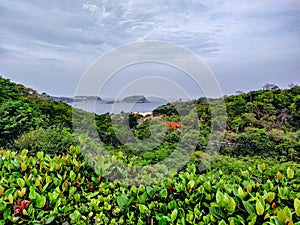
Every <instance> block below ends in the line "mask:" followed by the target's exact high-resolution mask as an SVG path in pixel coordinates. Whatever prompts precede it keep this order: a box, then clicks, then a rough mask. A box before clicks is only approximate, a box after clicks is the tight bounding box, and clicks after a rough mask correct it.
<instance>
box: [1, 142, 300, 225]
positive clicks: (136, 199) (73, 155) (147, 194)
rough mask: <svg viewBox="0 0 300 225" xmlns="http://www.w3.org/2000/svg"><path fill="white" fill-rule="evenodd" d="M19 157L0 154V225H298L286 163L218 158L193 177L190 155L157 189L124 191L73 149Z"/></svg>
mask: <svg viewBox="0 0 300 225" xmlns="http://www.w3.org/2000/svg"><path fill="white" fill-rule="evenodd" d="M27 154H28V151H27V150H23V151H22V152H20V153H17V152H12V151H4V150H2V151H0V167H1V171H0V224H62V223H66V222H67V223H69V224H160V225H162V224H220V225H223V224H276V225H277V224H278V225H281V224H298V225H299V224H300V223H299V221H300V200H299V199H300V173H299V171H300V166H299V165H298V164H297V163H294V162H285V163H281V164H279V162H275V161H274V160H264V159H262V158H260V157H255V158H247V157H244V158H239V159H238V158H231V157H229V156H221V155H219V156H217V157H216V158H215V159H214V161H213V163H212V164H211V166H210V167H208V168H207V170H206V171H203V172H202V173H198V172H197V166H198V165H199V162H200V158H199V156H198V158H196V159H195V160H194V163H192V164H189V165H188V166H187V167H186V169H185V170H183V171H181V172H179V173H178V174H174V176H173V177H170V178H167V179H166V180H165V181H164V182H162V183H156V184H152V185H145V186H144V185H138V186H126V185H125V184H123V183H122V182H117V181H110V180H108V179H106V178H103V177H101V176H99V175H98V173H97V172H96V171H94V170H93V169H92V168H91V167H90V166H89V165H88V164H87V161H85V160H84V158H83V156H82V155H81V153H80V149H79V148H78V147H71V148H70V149H69V151H68V153H67V154H66V155H53V156H50V155H47V154H44V153H43V152H38V153H37V154H36V156H29V155H27ZM198 155H199V154H198ZM122 157H123V156H122ZM122 157H120V158H119V160H122ZM123 160H125V159H123ZM126 160H128V159H126ZM110 166H111V167H114V165H110Z"/></svg>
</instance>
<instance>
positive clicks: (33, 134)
mask: <svg viewBox="0 0 300 225" xmlns="http://www.w3.org/2000/svg"><path fill="white" fill-rule="evenodd" d="M74 144H75V138H74V135H73V134H72V133H71V132H70V129H68V128H65V127H63V128H62V127H61V126H57V125H53V126H51V127H49V128H47V129H44V128H38V129H36V130H32V131H30V132H28V133H25V134H23V135H22V136H21V137H20V138H19V139H17V140H16V141H15V145H16V148H17V149H18V150H23V149H28V151H29V154H30V155H35V154H36V153H37V152H39V151H42V152H45V153H47V154H51V155H52V154H62V153H65V150H66V149H68V148H69V147H70V146H71V145H74Z"/></svg>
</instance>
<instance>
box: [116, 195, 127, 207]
mask: <svg viewBox="0 0 300 225" xmlns="http://www.w3.org/2000/svg"><path fill="white" fill-rule="evenodd" d="M127 201H128V198H127V196H126V195H121V196H118V197H117V203H118V205H119V207H120V208H125V207H126V204H127Z"/></svg>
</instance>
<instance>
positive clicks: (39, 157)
mask: <svg viewBox="0 0 300 225" xmlns="http://www.w3.org/2000/svg"><path fill="white" fill-rule="evenodd" d="M36 156H37V158H38V159H43V157H44V152H38V153H37V154H36Z"/></svg>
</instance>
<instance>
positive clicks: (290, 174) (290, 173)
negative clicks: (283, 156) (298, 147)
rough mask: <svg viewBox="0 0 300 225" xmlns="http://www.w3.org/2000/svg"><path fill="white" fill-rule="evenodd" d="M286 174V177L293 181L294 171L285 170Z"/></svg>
mask: <svg viewBox="0 0 300 225" xmlns="http://www.w3.org/2000/svg"><path fill="white" fill-rule="evenodd" d="M286 173H287V177H288V178H289V179H293V178H294V170H292V169H291V168H290V167H289V168H287V170H286Z"/></svg>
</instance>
